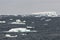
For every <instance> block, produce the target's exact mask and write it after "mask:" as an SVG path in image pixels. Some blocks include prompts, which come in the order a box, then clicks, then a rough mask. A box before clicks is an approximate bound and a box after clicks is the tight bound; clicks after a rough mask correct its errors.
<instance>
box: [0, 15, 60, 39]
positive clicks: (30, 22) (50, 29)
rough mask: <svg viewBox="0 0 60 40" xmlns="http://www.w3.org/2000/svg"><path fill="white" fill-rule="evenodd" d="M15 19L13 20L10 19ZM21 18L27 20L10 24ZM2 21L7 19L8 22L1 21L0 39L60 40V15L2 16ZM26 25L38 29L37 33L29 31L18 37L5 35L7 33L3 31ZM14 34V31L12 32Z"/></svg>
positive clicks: (0, 18)
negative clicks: (23, 22) (22, 22)
mask: <svg viewBox="0 0 60 40" xmlns="http://www.w3.org/2000/svg"><path fill="white" fill-rule="evenodd" d="M9 19H13V20H9ZM16 19H20V20H21V21H24V20H25V21H26V22H25V23H26V24H25V25H23V24H10V23H11V22H14V21H16ZM0 21H6V23H0V40H60V17H34V16H24V17H22V16H12V15H10V16H1V17H0ZM26 26H32V27H34V29H31V30H36V31H37V32H36V33H33V32H32V33H27V35H20V33H17V35H18V37H16V38H9V37H5V36H4V35H5V34H6V33H3V32H2V31H8V30H9V29H11V28H20V27H23V28H25V27H26ZM12 34H14V33H12Z"/></svg>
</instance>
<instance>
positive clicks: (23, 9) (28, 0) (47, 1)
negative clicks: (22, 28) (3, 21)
mask: <svg viewBox="0 0 60 40" xmlns="http://www.w3.org/2000/svg"><path fill="white" fill-rule="evenodd" d="M40 11H56V12H57V13H58V14H59V13H60V0H0V14H31V13H33V12H40Z"/></svg>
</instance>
